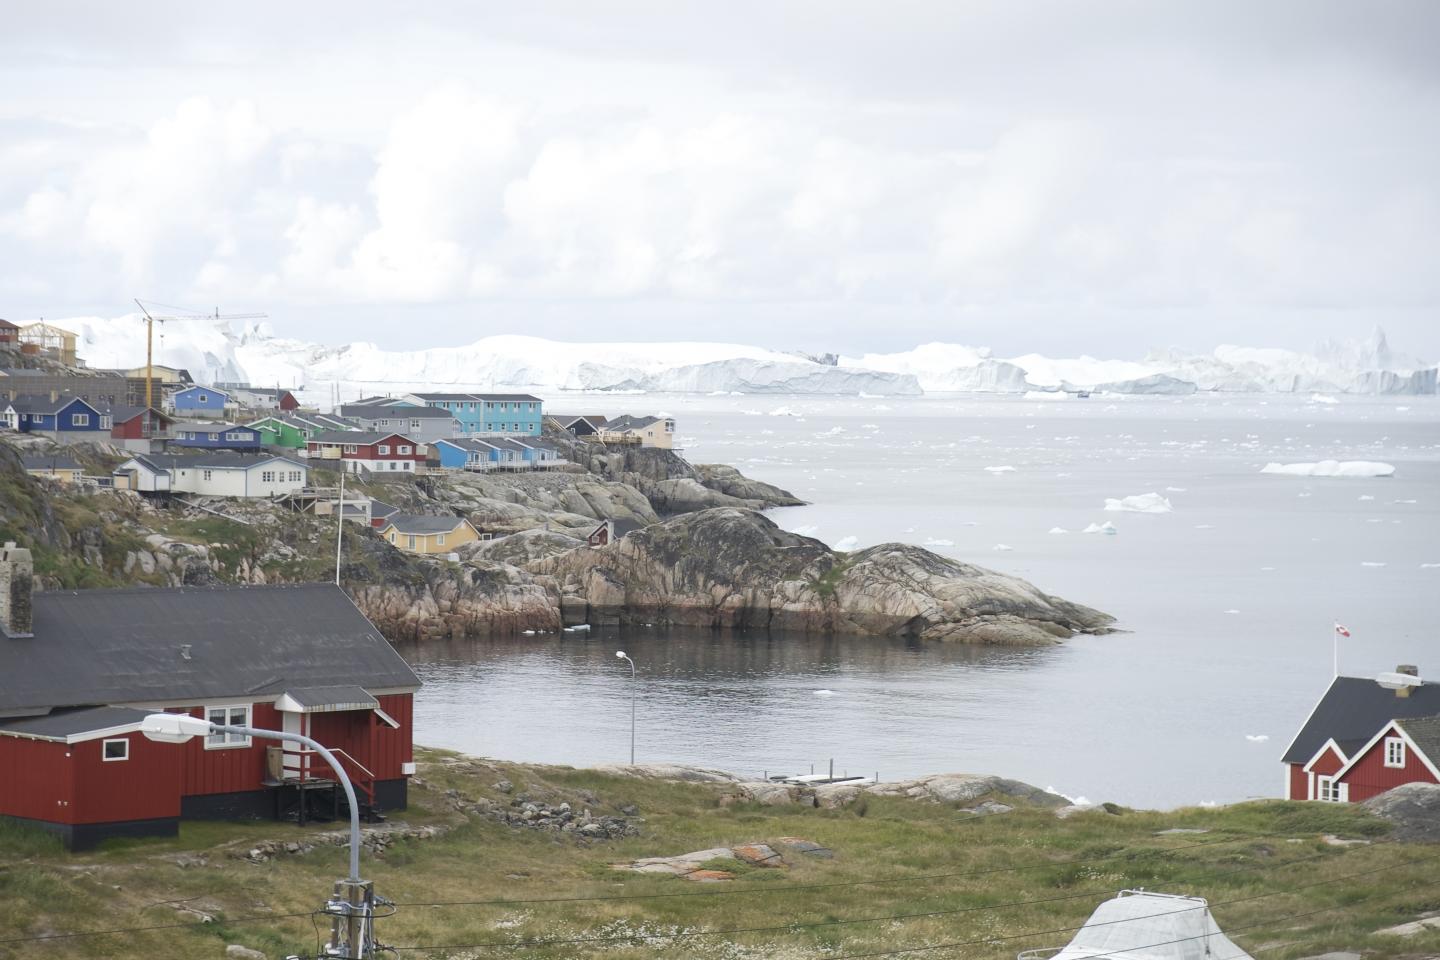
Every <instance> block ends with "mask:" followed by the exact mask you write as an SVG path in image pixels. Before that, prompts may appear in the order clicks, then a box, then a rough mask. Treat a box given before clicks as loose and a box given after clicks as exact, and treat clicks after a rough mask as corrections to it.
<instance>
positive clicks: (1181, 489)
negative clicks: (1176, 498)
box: [1165, 487, 1185, 493]
mask: <svg viewBox="0 0 1440 960" xmlns="http://www.w3.org/2000/svg"><path fill="white" fill-rule="evenodd" d="M1165 492H1166V493H1184V492H1185V488H1184V487H1166V488H1165Z"/></svg>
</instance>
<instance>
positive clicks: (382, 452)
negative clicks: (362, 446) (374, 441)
mask: <svg viewBox="0 0 1440 960" xmlns="http://www.w3.org/2000/svg"><path fill="white" fill-rule="evenodd" d="M375 454H376V455H377V456H381V457H388V456H390V444H388V443H382V444H380V445H379V446H377V447H376V448H375Z"/></svg>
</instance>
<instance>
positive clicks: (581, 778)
mask: <svg viewBox="0 0 1440 960" xmlns="http://www.w3.org/2000/svg"><path fill="white" fill-rule="evenodd" d="M418 759H419V760H420V762H421V765H420V777H421V779H422V780H423V781H424V784H425V786H424V787H423V788H421V787H417V788H414V789H412V791H411V809H410V810H409V811H406V812H405V813H403V814H395V815H393V816H392V820H404V821H405V822H407V823H410V824H414V825H418V824H425V823H431V824H443V825H445V826H447V827H449V828H450V829H449V832H447V833H445V834H444V835H443V836H441V837H439V838H436V839H432V840H424V841H409V842H399V843H396V844H394V845H392V847H391V848H390V849H389V850H387V852H386V853H385V854H384V856H383V857H375V856H371V855H370V854H369V853H368V851H367V853H366V855H365V857H364V858H363V864H364V870H365V873H366V875H367V876H368V877H370V878H372V879H373V880H374V881H375V884H376V889H377V891H378V892H379V893H381V894H383V895H384V896H387V897H389V898H391V899H393V900H396V901H398V902H400V903H401V904H402V906H401V907H400V908H399V910H398V912H397V913H396V915H395V916H394V917H391V918H389V919H386V920H383V921H381V922H380V924H379V931H380V937H381V939H382V940H383V941H385V942H386V943H389V944H392V945H397V946H425V947H428V948H430V949H424V950H407V951H404V953H403V954H402V955H403V956H406V957H419V958H424V957H437V958H438V957H450V958H458V957H481V956H524V957H527V958H554V960H558V958H564V957H590V956H604V957H607V958H613V960H631V958H651V957H672V956H688V957H698V958H714V960H741V958H751V957H753V958H757V960H758V958H762V957H763V958H771V957H780V958H823V957H830V956H835V955H839V954H847V953H865V952H874V951H882V950H894V949H902V948H909V947H920V946H931V945H935V944H940V943H953V942H957V941H961V942H967V943H968V942H970V941H976V942H975V943H973V944H971V945H969V946H967V947H964V948H956V949H953V950H952V949H944V950H934V951H928V952H927V953H925V954H921V955H922V956H937V957H958V956H964V957H976V958H994V960H1002V958H1008V957H1011V956H1013V955H1014V954H1015V953H1016V952H1017V951H1019V950H1022V949H1027V948H1031V947H1044V946H1058V945H1060V944H1063V943H1064V942H1065V941H1066V940H1067V939H1068V933H1066V932H1064V930H1065V928H1068V927H1074V926H1078V925H1079V924H1081V923H1083V922H1084V919H1085V918H1086V917H1087V916H1088V915H1089V913H1090V912H1091V911H1092V910H1093V909H1094V908H1095V906H1096V905H1097V904H1098V903H1099V902H1100V901H1102V900H1104V899H1107V898H1108V897H1110V896H1112V895H1113V894H1114V893H1115V892H1116V891H1117V890H1120V889H1122V888H1127V887H1145V888H1147V889H1153V890H1161V891H1167V892H1174V893H1187V894H1194V895H1200V896H1204V897H1207V898H1209V899H1210V900H1211V902H1212V903H1213V904H1214V905H1215V906H1214V912H1215V914H1216V917H1217V919H1218V920H1219V922H1220V923H1221V925H1222V927H1224V928H1225V929H1226V930H1227V932H1230V933H1232V935H1233V937H1234V939H1235V940H1236V941H1237V942H1239V943H1240V944H1241V945H1242V946H1243V947H1245V948H1247V949H1250V950H1251V951H1252V952H1257V953H1258V955H1260V956H1263V957H1265V958H1275V960H1294V958H1298V957H1304V956H1311V955H1314V954H1318V953H1323V952H1326V951H1329V950H1338V949H1354V950H1361V951H1364V952H1365V954H1366V956H1367V960H1369V958H1372V957H1382V958H1383V957H1386V956H1398V955H1401V954H1411V955H1416V954H1425V953H1426V952H1430V953H1434V952H1435V951H1436V950H1437V949H1440V931H1436V932H1431V933H1426V934H1423V935H1421V936H1418V937H1415V938H1411V939H1408V940H1400V939H1397V938H1393V937H1380V936H1377V935H1376V934H1375V931H1376V930H1378V929H1380V928H1382V927H1386V926H1390V925H1393V924H1396V923H1401V922H1405V921H1407V920H1412V919H1414V918H1415V917H1416V916H1418V915H1420V914H1422V913H1423V912H1425V911H1430V910H1437V909H1440V883H1437V882H1436V881H1437V879H1440V849H1436V848H1430V847H1424V846H1415V845H1403V844H1398V843H1390V842H1387V841H1386V840H1385V834H1386V832H1387V831H1386V827H1385V824H1383V823H1381V822H1379V821H1377V820H1374V819H1373V818H1371V817H1370V816H1369V815H1368V814H1366V813H1365V812H1364V811H1363V810H1359V809H1357V808H1354V807H1350V806H1341V805H1320V804H1297V803H1283V802H1278V801H1277V802H1261V803H1250V804H1242V805H1239V806H1235V807H1229V808H1223V809H1198V808H1197V809H1183V810H1176V811H1169V812H1149V811H1142V810H1126V811H1125V812H1124V814H1123V815H1115V814H1110V813H1106V812H1104V811H1103V810H1095V811H1092V812H1087V813H1082V814H1078V815H1076V816H1072V817H1070V818H1068V819H1065V820H1060V819H1057V818H1056V817H1055V816H1054V815H1053V814H1052V813H1050V812H1047V811H1044V810H1031V809H1017V810H1015V811H1013V812H1011V813H1007V814H1001V815H997V816H990V817H983V818H976V817H971V816H967V815H965V814H964V812H963V811H957V810H956V809H955V808H954V807H951V806H947V805H943V804H930V803H923V802H918V801H912V800H901V799H895V798H885V797H870V798H868V799H867V801H866V803H865V805H864V807H863V809H862V808H859V807H851V808H847V809H840V810H824V809H815V808H813V807H808V806H800V805H793V806H785V807H760V806H755V805H751V804H741V805H733V806H725V805H721V804H720V803H719V802H718V801H719V790H718V789H717V788H716V787H713V786H709V785H704V784H676V783H663V782H655V781H648V780H638V779H632V778H626V777H620V776H612V775H609V774H605V773H600V772H596V771H590V770H577V769H571V768H554V767H533V766H525V765H516V764H502V763H490V762H487V761H480V760H470V759H467V758H461V757H457V756H455V755H453V754H448V753H444V752H441V751H421V752H420V756H419V758H418ZM502 779H504V780H509V781H510V782H511V783H512V784H513V791H512V792H511V793H508V794H507V793H502V792H501V791H500V790H498V789H497V788H496V787H495V784H496V783H497V782H499V781H501V780H502ZM450 791H455V793H454V794H451V793H450ZM520 794H525V795H526V796H528V797H530V798H532V799H535V800H537V801H544V802H547V803H558V802H560V801H562V800H564V801H568V802H570V803H571V804H572V805H573V806H574V807H575V809H576V810H577V812H578V811H579V810H581V809H584V808H589V809H591V811H592V812H593V813H594V814H595V815H597V816H601V815H615V814H619V813H620V812H621V810H622V808H624V807H627V806H629V805H632V804H633V805H634V806H635V807H636V808H638V810H639V813H638V816H639V817H640V818H643V824H642V831H643V832H642V835H641V836H639V837H627V838H625V839H623V840H617V841H612V842H603V843H602V842H596V843H592V844H581V843H577V842H576V841H575V840H573V839H571V838H569V837H558V836H556V835H554V834H551V833H545V832H539V831H531V830H521V829H515V828H511V827H508V826H505V825H503V824H499V823H496V822H495V821H493V820H490V819H486V818H482V817H474V816H466V815H465V814H464V813H462V812H460V811H457V810H456V808H455V806H456V803H455V797H457V796H458V797H460V798H464V803H470V802H474V801H476V800H479V799H481V798H486V799H489V800H491V801H493V802H496V803H499V804H502V805H504V804H508V803H509V802H510V801H511V800H513V799H515V798H516V797H517V796H518V795H520ZM462 805H464V804H462ZM862 813H863V815H861V814H862ZM333 828H334V825H322V826H312V827H308V828H306V829H305V830H302V829H300V828H299V827H296V826H294V825H291V824H277V823H264V822H251V823H187V824H185V825H183V827H182V829H181V832H180V836H179V837H178V838H174V839H169V840H155V841H134V840H131V841H125V842H123V843H115V844H111V845H107V846H106V847H105V848H103V849H101V850H99V851H95V852H92V853H87V854H65V853H63V852H61V851H60V850H59V849H58V848H57V846H56V845H55V843H54V841H53V839H51V838H49V837H48V836H45V835H43V834H38V833H37V832H36V831H32V830H26V829H23V828H18V827H13V826H12V827H3V826H0V960H11V958H14V960H26V958H30V957H45V958H60V960H68V958H91V957H170V956H176V957H178V956H218V955H220V953H221V952H222V951H223V948H224V945H225V944H227V943H241V944H245V945H247V946H251V947H254V948H257V949H260V950H262V951H264V952H265V953H266V954H267V955H270V956H283V955H285V954H286V953H291V952H294V953H313V951H314V950H315V931H314V927H313V926H312V923H311V920H310V918H309V917H308V916H298V917H285V918H282V917H281V915H285V914H292V913H301V914H304V913H306V912H308V911H312V910H314V909H316V908H317V907H319V906H320V904H321V902H322V901H323V899H324V897H325V895H326V894H327V893H328V891H329V890H330V888H331V884H332V883H333V882H334V881H335V880H336V879H337V878H339V877H340V876H342V875H343V874H344V871H345V852H344V850H343V849H342V848H341V847H337V846H322V847H317V848H316V849H315V850H314V851H313V852H311V853H308V854H305V855H300V856H287V857H282V858H280V859H278V860H275V861H271V862H267V863H259V864H257V863H250V862H248V861H246V860H243V859H239V858H237V857H236V856H234V854H236V853H240V852H243V851H245V850H248V849H249V848H250V847H251V846H252V845H253V844H254V843H256V842H258V841H262V840H274V839H278V840H290V839H297V840H298V839H303V838H304V837H305V835H306V834H307V833H313V832H316V831H320V830H326V829H333ZM1174 828H1183V829H1190V830H1205V831H1208V832H1206V833H1161V832H1160V831H1163V830H1171V829H1174ZM1327 835H1333V836H1339V837H1345V838H1353V839H1362V840H1370V841H1373V842H1371V843H1367V844H1363V845H1354V846H1348V847H1340V846H1333V845H1331V844H1329V843H1327V842H1325V840H1324V837H1325V836H1327ZM781 837H803V838H806V839H809V840H813V841H815V842H817V843H820V844H822V845H825V846H827V847H830V848H831V849H832V850H834V851H835V858H834V859H832V860H823V859H808V858H804V857H800V856H796V855H791V856H790V857H789V859H790V860H791V861H792V863H791V865H790V866H789V867H788V868H786V869H783V870H776V869H765V868H756V867H749V866H746V865H742V864H737V863H735V862H732V861H716V862H715V863H714V864H711V865H712V866H714V867H716V868H717V869H725V870H728V871H730V872H733V873H735V874H737V879H736V880H735V881H733V882H732V883H728V884H705V885H700V884H691V883H688V882H686V881H684V880H679V879H675V878H673V877H667V876H653V875H638V874H633V873H623V872H618V871H616V870H613V869H612V868H611V864H612V863H616V862H620V861H627V860H631V859H634V858H639V857H647V856H665V855H674V854H679V853H685V852H688V851H691V850H699V849H706V848H710V847H717V846H727V845H735V844H739V843H745V842H753V841H774V840H777V839H779V838H781ZM197 854H204V855H205V862H204V863H203V864H197V863H196V859H195V858H196V855H197ZM917 878H920V879H917ZM860 880H879V881H884V882H880V883H866V884H859V883H854V882H855V881H860ZM907 881H909V882H907ZM847 884H848V885H847ZM816 885H824V886H816ZM676 893H680V894H687V895H686V896H666V897H657V898H653V899H594V898H611V897H643V896H644V895H647V894H676ZM576 898H579V899H576ZM586 898H589V899H586ZM453 900H465V901H484V902H481V903H471V904H467V905H454V906H424V905H421V904H432V903H435V902H437V901H453ZM176 901H182V902H176ZM547 901H548V902H547ZM916 914H926V916H914V915H916ZM200 915H204V916H208V917H211V918H212V920H213V922H209V923H203V924H202V923H200V922H199V919H198V918H199V916H200ZM257 917H258V918H260V919H255V918H257ZM855 920H862V921H867V922H859V923H855V922H851V921H855ZM168 923H181V924H185V925H184V926H183V927H180V928H177V929H169V930H156V931H147V932H138V933H133V934H125V935H114V936H104V937H93V938H72V939H63V940H51V941H47V942H41V943H33V944H15V943H10V944H6V943H4V942H3V941H5V940H7V939H10V938H13V937H22V936H39V935H44V934H46V933H57V932H76V931H86V930H97V929H104V928H113V927H136V926H147V925H153V924H168ZM322 928H323V924H322ZM742 928H743V929H745V930H750V931H751V932H744V933H741V932H732V933H724V932H723V931H736V930H739V929H742ZM757 928H758V929H757ZM1045 931H1051V932H1045ZM695 934H699V935H695ZM594 938H602V939H598V940H597V939H594ZM556 940H567V941H575V940H582V941H585V942H569V943H553V942H552V943H549V944H545V943H540V944H533V941H556ZM519 942H524V943H527V944H532V945H530V946H529V947H527V948H526V949H525V950H523V951H517V950H515V949H513V945H514V944H516V943H519ZM481 944H485V945H488V946H483V947H482V946H478V945H481ZM497 944H505V945H507V948H505V949H501V948H499V947H497V946H495V945H497ZM470 945H476V946H470ZM447 946H448V949H447Z"/></svg>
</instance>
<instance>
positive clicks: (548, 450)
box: [435, 437, 563, 470]
mask: <svg viewBox="0 0 1440 960" xmlns="http://www.w3.org/2000/svg"><path fill="white" fill-rule="evenodd" d="M435 450H436V452H437V453H439V455H440V466H442V467H446V468H449V469H451V470H498V469H505V470H515V469H521V468H524V467H536V466H552V465H555V464H558V463H562V462H563V461H562V460H561V459H560V458H559V454H558V453H557V452H556V450H555V449H554V448H553V447H549V446H542V445H540V444H536V443H533V442H532V443H526V442H522V441H520V440H513V439H511V438H510V437H486V438H484V439H481V438H479V437H456V438H455V439H453V440H436V441H435Z"/></svg>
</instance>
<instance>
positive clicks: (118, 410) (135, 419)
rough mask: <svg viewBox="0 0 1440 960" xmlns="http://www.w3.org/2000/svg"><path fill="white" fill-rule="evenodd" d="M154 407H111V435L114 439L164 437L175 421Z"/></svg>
mask: <svg viewBox="0 0 1440 960" xmlns="http://www.w3.org/2000/svg"><path fill="white" fill-rule="evenodd" d="M174 422H175V420H174V418H173V417H167V416H166V415H165V414H163V413H161V412H160V411H159V410H156V409H154V408H153V407H150V408H147V407H111V408H110V437H111V439H113V440H150V439H154V438H158V437H163V436H164V435H165V431H167V430H169V429H170V425H171V424H172V423H174Z"/></svg>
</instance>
